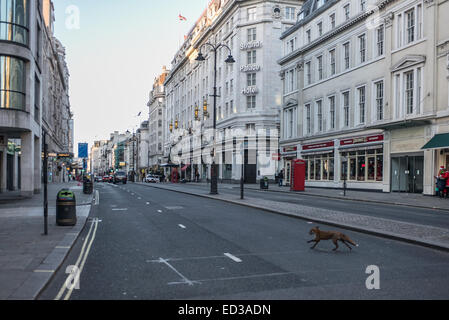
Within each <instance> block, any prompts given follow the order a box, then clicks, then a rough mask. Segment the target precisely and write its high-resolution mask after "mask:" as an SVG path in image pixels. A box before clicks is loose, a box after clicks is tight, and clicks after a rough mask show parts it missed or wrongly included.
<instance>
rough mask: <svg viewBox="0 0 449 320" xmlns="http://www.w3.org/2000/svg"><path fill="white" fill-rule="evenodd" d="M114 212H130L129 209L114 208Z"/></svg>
mask: <svg viewBox="0 0 449 320" xmlns="http://www.w3.org/2000/svg"><path fill="white" fill-rule="evenodd" d="M112 211H128V209H127V208H121V209H120V208H114V209H112Z"/></svg>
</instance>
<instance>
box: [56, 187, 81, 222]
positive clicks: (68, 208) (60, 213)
mask: <svg viewBox="0 0 449 320" xmlns="http://www.w3.org/2000/svg"><path fill="white" fill-rule="evenodd" d="M56 224H57V225H58V226H74V225H76V198H75V194H74V193H73V192H72V191H70V190H68V189H63V190H61V191H59V192H58V196H57V198H56Z"/></svg>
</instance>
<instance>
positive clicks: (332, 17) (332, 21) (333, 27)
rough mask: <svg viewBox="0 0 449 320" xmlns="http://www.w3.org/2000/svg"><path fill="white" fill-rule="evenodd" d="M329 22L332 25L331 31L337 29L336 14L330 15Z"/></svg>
mask: <svg viewBox="0 0 449 320" xmlns="http://www.w3.org/2000/svg"><path fill="white" fill-rule="evenodd" d="M329 22H330V25H331V30H333V29H335V13H332V14H331V15H329Z"/></svg>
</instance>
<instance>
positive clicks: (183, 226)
mask: <svg viewBox="0 0 449 320" xmlns="http://www.w3.org/2000/svg"><path fill="white" fill-rule="evenodd" d="M178 226H179V227H180V228H182V229H186V228H187V227H186V226H185V225H183V224H178Z"/></svg>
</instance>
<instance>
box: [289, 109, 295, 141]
mask: <svg viewBox="0 0 449 320" xmlns="http://www.w3.org/2000/svg"><path fill="white" fill-rule="evenodd" d="M293 119H294V118H293V109H290V110H288V138H293Z"/></svg>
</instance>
